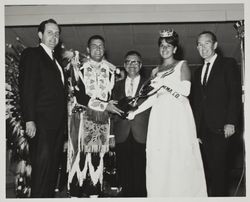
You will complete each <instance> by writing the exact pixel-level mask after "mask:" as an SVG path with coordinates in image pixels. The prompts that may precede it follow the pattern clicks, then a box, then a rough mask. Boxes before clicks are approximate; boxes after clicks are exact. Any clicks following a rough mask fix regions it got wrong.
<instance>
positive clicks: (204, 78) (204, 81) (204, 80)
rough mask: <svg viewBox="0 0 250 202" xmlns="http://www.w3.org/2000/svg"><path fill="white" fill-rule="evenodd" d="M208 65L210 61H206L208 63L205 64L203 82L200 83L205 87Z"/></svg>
mask: <svg viewBox="0 0 250 202" xmlns="http://www.w3.org/2000/svg"><path fill="white" fill-rule="evenodd" d="M209 65H210V63H209V62H208V63H207V64H206V70H205V74H204V77H203V84H202V85H203V87H205V86H206V84H207V76H208V69H209Z"/></svg>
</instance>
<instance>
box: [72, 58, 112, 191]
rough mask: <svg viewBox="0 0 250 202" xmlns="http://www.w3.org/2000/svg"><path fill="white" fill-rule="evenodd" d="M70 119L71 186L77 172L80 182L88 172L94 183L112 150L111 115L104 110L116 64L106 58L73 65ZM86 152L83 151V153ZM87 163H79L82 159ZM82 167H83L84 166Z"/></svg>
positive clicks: (80, 183)
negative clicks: (95, 155) (96, 156)
mask: <svg viewBox="0 0 250 202" xmlns="http://www.w3.org/2000/svg"><path fill="white" fill-rule="evenodd" d="M73 69H74V73H73V74H72V77H74V78H71V82H70V83H71V90H73V92H74V93H73V96H71V100H70V101H69V104H68V108H69V115H68V116H69V119H68V120H69V121H68V134H69V138H68V140H69V141H68V163H67V170H68V173H69V175H68V187H69V184H70V183H71V182H72V179H73V177H74V175H75V174H76V175H77V179H78V182H79V186H82V184H83V181H84V180H85V179H86V175H87V173H89V175H90V178H91V181H92V183H93V185H96V184H97V182H98V181H99V183H100V184H101V185H102V181H103V157H104V154H105V153H106V152H108V151H109V135H110V119H109V114H108V112H107V111H105V109H106V107H107V105H108V101H109V99H110V96H111V91H112V89H113V86H114V82H115V69H116V67H115V66H114V65H112V64H111V63H109V62H108V61H106V60H102V61H101V62H99V63H97V62H95V61H93V60H91V59H88V60H87V61H85V62H84V63H83V64H81V65H80V68H73ZM93 153H98V154H99V156H100V161H99V165H98V166H97V167H96V168H94V166H93V165H92V161H91V154H93ZM82 154H84V155H82ZM82 158H83V159H85V160H84V165H83V166H80V160H81V159H82ZM81 168H82V169H81Z"/></svg>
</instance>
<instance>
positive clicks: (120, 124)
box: [112, 51, 150, 197]
mask: <svg viewBox="0 0 250 202" xmlns="http://www.w3.org/2000/svg"><path fill="white" fill-rule="evenodd" d="M141 67H142V60H141V55H140V54H139V53H138V52H136V51H129V52H128V53H127V54H126V55H125V62H124V68H125V71H126V73H127V77H126V79H124V80H121V81H118V82H117V83H116V84H115V87H114V90H113V94H112V95H113V99H114V100H120V99H122V98H124V97H126V96H127V97H129V96H131V97H134V96H135V95H138V92H139V89H140V88H141V86H142V84H143V83H144V82H145V80H146V79H145V78H144V77H142V76H141V75H140V74H139V71H140V69H141ZM142 102H143V100H142V99H141V100H139V102H138V104H139V105H140V104H141V103H142ZM149 112H150V109H148V110H146V111H145V112H143V113H140V114H138V115H137V116H135V118H134V119H133V120H127V119H123V118H121V117H119V116H117V115H116V117H115V118H114V123H113V125H114V126H113V129H114V135H115V141H116V147H115V148H116V157H117V158H116V159H117V174H118V181H119V184H120V185H121V187H122V193H123V196H125V197H146V196H147V192H146V176H145V175H146V174H145V168H146V152H145V147H146V137H147V128H148V117H149Z"/></svg>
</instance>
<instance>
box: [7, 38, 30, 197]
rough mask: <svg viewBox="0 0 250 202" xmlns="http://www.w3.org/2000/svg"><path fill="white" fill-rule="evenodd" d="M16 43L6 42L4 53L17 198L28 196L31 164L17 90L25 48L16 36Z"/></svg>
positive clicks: (9, 140) (8, 145)
mask: <svg viewBox="0 0 250 202" xmlns="http://www.w3.org/2000/svg"><path fill="white" fill-rule="evenodd" d="M16 40H17V42H18V43H17V45H16V46H14V45H12V44H6V47H7V50H6V53H5V76H6V83H5V96H6V128H7V130H6V142H7V148H8V149H11V150H12V157H11V159H10V160H11V161H12V160H13V159H14V160H16V161H17V167H16V173H15V191H16V197H17V198H26V197H30V193H31V188H30V178H31V164H30V159H29V144H28V141H27V137H26V135H25V131H24V122H23V119H22V116H21V107H20V91H19V84H18V83H19V82H18V77H19V69H18V66H19V61H20V56H21V52H22V51H23V50H24V49H25V48H26V47H25V45H23V43H22V42H21V40H20V39H19V38H18V37H17V38H16Z"/></svg>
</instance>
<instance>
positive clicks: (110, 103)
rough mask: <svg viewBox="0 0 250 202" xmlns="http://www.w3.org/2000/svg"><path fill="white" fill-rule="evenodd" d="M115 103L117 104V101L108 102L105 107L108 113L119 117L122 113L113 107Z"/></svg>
mask: <svg viewBox="0 0 250 202" xmlns="http://www.w3.org/2000/svg"><path fill="white" fill-rule="evenodd" d="M117 103H118V101H116V100H110V101H109V103H108V105H107V107H106V110H107V111H108V112H110V113H113V114H118V115H120V116H121V114H123V111H122V110H120V109H119V108H117V107H116V106H115V105H116V104H117Z"/></svg>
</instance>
